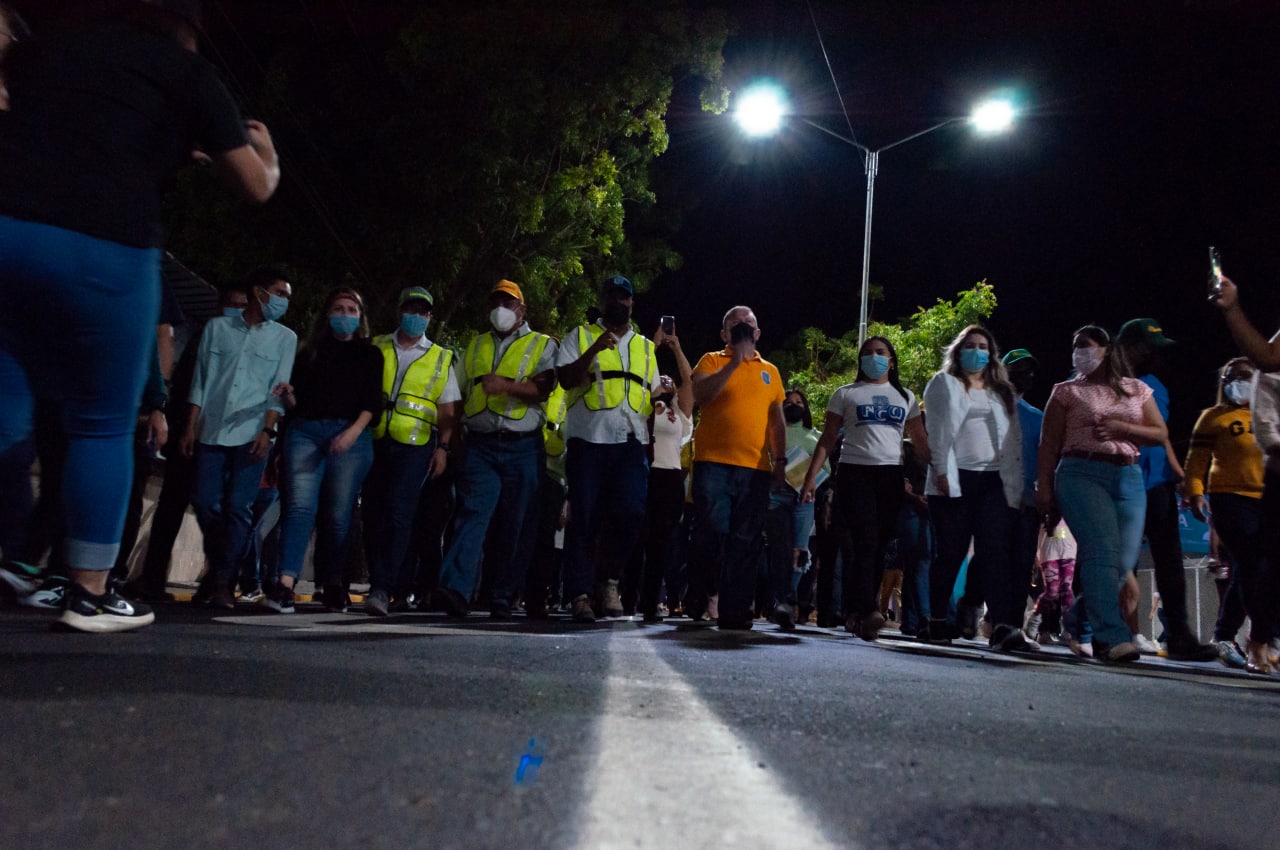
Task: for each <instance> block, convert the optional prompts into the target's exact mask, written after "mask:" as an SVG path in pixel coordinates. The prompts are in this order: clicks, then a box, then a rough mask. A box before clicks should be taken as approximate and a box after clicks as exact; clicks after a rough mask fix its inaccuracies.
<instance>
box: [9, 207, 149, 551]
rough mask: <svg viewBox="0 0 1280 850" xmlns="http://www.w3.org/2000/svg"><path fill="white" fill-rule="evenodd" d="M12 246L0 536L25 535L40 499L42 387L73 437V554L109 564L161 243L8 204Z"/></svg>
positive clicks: (126, 479)
mask: <svg viewBox="0 0 1280 850" xmlns="http://www.w3.org/2000/svg"><path fill="white" fill-rule="evenodd" d="M0 258H3V259H2V260H0V302H3V304H4V310H3V311H0V488H3V489H0V499H2V500H4V501H3V503H2V504H0V527H3V530H0V537H3V538H4V539H5V540H6V541H8V542H9V543H10V545H13V546H14V547H15V548H18V547H19V546H20V544H21V541H22V531H21V529H23V528H25V526H26V524H27V523H28V522H29V520H30V516H31V511H32V501H31V482H30V478H29V477H28V476H29V475H30V472H31V466H30V459H31V447H30V445H29V444H27V445H25V446H24V443H25V442H26V441H27V439H28V438H29V437H30V436H31V433H32V421H33V417H34V411H35V398H36V396H37V395H38V396H40V397H41V398H48V399H52V400H53V401H55V402H57V403H58V407H59V413H60V418H61V425H62V431H63V433H64V434H65V435H66V438H67V455H66V465H65V467H64V470H63V480H62V509H63V512H64V515H65V518H66V535H67V539H66V556H67V562H68V563H69V565H70V566H71V567H74V568H76V569H82V570H109V569H111V567H112V566H113V565H114V564H115V561H116V555H117V553H118V552H119V549H120V534H121V531H122V529H123V528H124V517H125V507H126V503H127V502H128V499H129V491H130V488H131V487H132V483H133V482H132V477H133V432H134V427H135V423H136V421H137V413H138V404H139V403H140V401H141V399H142V388H143V383H144V380H145V378H146V374H147V360H148V358H149V357H152V356H154V354H152V352H153V350H154V347H155V317H156V315H157V312H158V305H159V301H160V252H159V251H158V250H156V249H143V248H132V247H129V246H126V245H120V244H117V243H115V242H110V241H107V240H104V239H95V238H93V237H91V236H86V235H84V234H81V233H76V232H74V231H70V230H64V229H62V228H59V227H51V226H49V225H44V224H36V223H33V222H26V221H18V220H16V219H11V218H7V217H5V216H0ZM5 554H6V555H8V554H9V553H8V552H6V553H5Z"/></svg>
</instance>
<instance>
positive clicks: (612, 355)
mask: <svg viewBox="0 0 1280 850" xmlns="http://www.w3.org/2000/svg"><path fill="white" fill-rule="evenodd" d="M602 333H604V328H602V327H600V326H599V325H582V326H581V327H579V328H578V351H579V353H581V352H584V351H586V350H587V349H588V348H590V347H591V346H592V345H594V344H595V341H596V340H597V339H599V338H600V334H602ZM627 354H628V357H627V359H628V362H629V363H630V364H631V367H630V370H629V371H628V370H627V369H624V368H623V367H622V353H621V352H619V351H618V349H616V348H606V349H604V350H603V351H600V352H599V353H598V354H596V362H595V363H594V364H593V365H592V367H591V372H590V376H591V383H589V384H587V386H585V387H575V388H574V390H573V392H572V399H571V400H570V406H572V405H574V404H577V403H578V399H582V400H584V401H585V402H586V405H587V409H588V410H612V409H613V408H615V407H617V406H619V405H620V404H622V402H623V401H624V400H625V401H626V402H627V405H628V406H629V407H630V408H631V409H632V410H634V411H635V412H636V413H639V414H641V415H643V416H648V415H649V414H650V413H652V412H653V399H652V398H650V396H649V387H651V386H652V385H653V382H654V381H655V380H657V377H658V358H657V357H656V356H655V354H654V348H653V341H652V340H649V339H646V338H645V337H643V336H641V335H640V334H632V335H631V342H630V343H628V345H627Z"/></svg>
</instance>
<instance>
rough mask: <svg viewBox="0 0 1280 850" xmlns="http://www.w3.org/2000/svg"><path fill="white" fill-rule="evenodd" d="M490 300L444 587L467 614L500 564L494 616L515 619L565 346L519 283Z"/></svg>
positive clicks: (466, 372) (463, 375)
mask: <svg viewBox="0 0 1280 850" xmlns="http://www.w3.org/2000/svg"><path fill="white" fill-rule="evenodd" d="M489 307H490V312H489V324H490V326H491V329H490V330H487V331H484V332H482V333H480V334H478V335H477V336H476V338H475V339H473V340H472V341H471V344H470V345H468V346H467V351H466V354H464V355H463V357H462V365H461V368H460V370H459V379H460V381H461V387H462V392H463V408H462V412H463V419H462V423H463V429H464V438H463V444H462V451H461V453H460V457H459V465H458V467H457V470H456V472H457V488H458V508H457V512H456V513H455V514H454V521H453V523H454V524H453V540H452V542H450V544H449V550H448V551H447V552H446V553H445V556H444V563H443V564H441V565H440V585H439V587H438V588H437V594H438V599H439V602H440V604H441V605H442V607H443V608H444V610H445V612H446V613H447V614H449V615H450V616H453V617H465V616H466V615H467V612H468V610H469V609H470V607H471V597H472V596H473V595H474V594H475V591H476V585H477V584H478V583H479V579H480V564H481V561H482V560H484V561H485V562H486V563H487V564H489V566H490V567H491V569H492V570H493V574H492V575H491V576H490V577H489V581H488V584H489V588H490V590H491V591H492V596H491V601H490V608H489V614H490V616H491V617H493V618H494V619H507V618H509V617H510V616H511V608H512V606H513V605H514V604H515V602H516V600H517V599H518V597H519V594H520V591H521V590H522V589H523V585H524V577H525V572H526V571H527V569H528V565H529V556H530V551H529V547H528V546H521V543H522V542H523V530H524V526H525V523H526V522H533V521H534V519H533V517H534V514H535V511H534V504H535V500H536V497H537V494H538V482H539V481H540V479H541V476H542V466H543V453H542V425H543V422H544V421H545V418H544V417H545V414H544V412H543V408H542V402H544V401H546V399H547V396H548V395H549V394H550V392H551V388H552V387H553V386H554V385H555V360H556V350H557V348H558V346H557V345H556V341H555V340H554V339H552V338H551V337H549V336H547V335H546V334H542V333H538V332H536V331H534V330H532V329H530V327H529V324H528V322H526V321H525V316H526V313H527V310H526V307H525V303H524V293H523V292H522V291H521V290H520V286H519V284H516V283H513V282H512V281H509V280H500V281H498V284H497V285H496V286H494V288H493V290H492V291H491V292H490V293H489ZM486 555H487V556H488V557H487V558H486V557H485V556H486Z"/></svg>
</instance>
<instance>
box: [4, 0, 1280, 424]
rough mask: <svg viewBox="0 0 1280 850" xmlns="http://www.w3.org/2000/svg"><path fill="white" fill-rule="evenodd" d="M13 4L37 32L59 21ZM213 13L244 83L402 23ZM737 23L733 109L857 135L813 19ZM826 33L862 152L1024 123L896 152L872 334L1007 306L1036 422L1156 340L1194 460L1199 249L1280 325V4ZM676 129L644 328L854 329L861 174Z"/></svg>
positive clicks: (213, 35) (1153, 6)
mask: <svg viewBox="0 0 1280 850" xmlns="http://www.w3.org/2000/svg"><path fill="white" fill-rule="evenodd" d="M691 1H692V0H691ZM699 2H701V0H699ZM15 5H17V6H18V8H19V9H20V10H22V11H24V12H25V13H27V14H28V16H29V17H31V18H32V19H33V23H38V22H39V19H40V18H42V17H44V16H45V15H46V14H47V10H48V9H50V8H52V7H56V6H65V5H66V4H65V3H62V2H59V0H40V2H24V0H17V2H16V3H15ZM205 5H206V18H207V20H208V22H209V24H210V33H209V38H208V39H207V41H208V42H210V43H208V44H206V46H205V47H206V49H205V53H206V55H209V56H210V58H211V59H212V60H213V61H214V62H215V64H216V65H219V67H221V68H222V70H223V71H224V73H227V72H228V71H230V72H231V73H233V74H235V73H237V72H238V73H240V74H245V73H249V72H252V71H253V69H254V67H255V66H256V67H257V68H259V69H260V67H261V64H260V63H265V62H266V61H267V60H268V59H269V56H267V55H260V56H256V55H253V52H254V51H255V50H258V49H260V47H261V45H264V44H270V43H272V42H273V41H274V40H276V39H279V38H284V37H288V38H293V39H298V40H300V41H301V40H311V41H314V42H315V43H316V44H317V45H319V44H324V43H326V42H328V43H333V41H334V39H335V38H336V35H341V36H342V42H345V41H346V39H347V33H348V32H350V33H352V34H355V35H356V37H358V35H359V33H371V32H374V31H375V30H376V29H377V28H378V27H383V28H386V27H387V26H389V24H388V21H394V20H396V19H399V18H400V17H401V16H402V15H403V14H404V12H405V10H406V9H411V8H413V7H412V5H411V4H407V5H405V6H397V4H395V3H392V2H388V0H332V2H329V0H290V2H289V3H285V0H279V4H277V2H276V0H271V3H270V5H269V6H268V5H266V4H261V3H258V2H253V3H249V2H241V0H209V2H206V4H205ZM712 5H714V4H712ZM547 6H548V10H549V13H552V10H553V9H554V4H550V3H548V4H547ZM729 8H730V9H731V10H732V14H733V16H734V17H735V18H736V19H737V22H738V29H737V33H736V35H734V36H733V37H732V38H731V39H730V41H729V42H728V44H727V45H726V48H725V57H726V60H727V66H726V70H727V76H726V82H727V84H728V85H729V86H730V88H732V89H734V90H740V89H741V88H743V87H745V85H747V84H748V83H749V82H751V81H752V80H754V79H756V78H757V77H761V76H768V77H772V78H773V79H775V80H776V81H777V82H779V83H780V84H782V85H783V86H785V87H786V88H787V89H788V90H789V91H790V93H791V96H792V100H793V106H794V109H795V111H796V112H797V113H801V114H803V115H805V116H806V117H808V118H810V119H811V120H813V121H816V122H819V123H821V124H824V125H825V126H828V127H830V128H832V129H833V130H836V131H839V132H841V133H847V132H848V130H847V127H846V125H845V119H844V116H843V115H842V114H841V111H840V106H839V101H838V100H837V98H836V93H835V88H834V86H833V83H832V80H831V78H830V76H829V74H828V71H827V67H826V64H825V62H824V59H823V53H822V50H821V48H820V47H819V44H818V39H817V36H816V34H815V28H814V23H813V21H812V19H811V18H810V6H809V5H808V4H807V3H805V2H795V0H778V2H756V3H752V2H740V3H734V4H730V5H729ZM268 9H269V10H270V14H265V15H264V14H263V13H264V12H265V11H267V10H268ZM388 10H392V11H390V12H389V11H388ZM812 10H813V12H814V14H815V15H816V17H817V21H818V25H819V27H820V28H821V31H822V34H823V37H824V38H825V41H826V46H827V49H828V51H829V54H830V59H831V65H832V67H833V69H834V72H835V77H836V80H837V81H838V83H839V87H840V90H841V91H842V92H843V94H844V97H845V103H846V105H847V107H848V110H849V115H850V119H851V123H852V126H853V132H854V133H855V135H856V136H857V138H858V139H859V140H860V141H861V142H863V143H864V144H866V145H868V146H870V147H873V148H879V147H881V146H883V145H885V144H888V143H890V142H893V141H895V140H897V139H900V138H902V137H904V136H907V135H910V134H912V133H914V132H916V131H918V130H921V129H923V128H925V127H928V126H930V125H931V124H934V123H937V122H938V121H941V120H943V119H946V118H949V117H954V116H959V115H964V114H967V113H968V111H969V109H970V107H971V106H972V105H973V104H974V103H975V102H976V101H978V100H980V99H982V98H983V97H985V96H987V95H989V94H992V93H1004V94H1009V95H1012V96H1013V97H1015V99H1016V100H1017V101H1018V102H1019V103H1020V105H1021V106H1022V107H1023V109H1024V112H1023V114H1022V115H1021V116H1020V118H1019V120H1018V121H1017V123H1016V124H1015V126H1014V128H1013V130H1012V131H1011V132H1009V133H1008V134H1006V135H1004V136H1000V137H995V138H985V139H979V138H977V137H975V136H974V135H973V134H972V133H971V132H970V131H969V130H968V129H967V128H965V127H963V126H959V127H953V128H948V129H944V130H940V131H938V132H935V133H932V134H930V135H928V136H926V137H923V138H921V139H918V140H915V141H912V142H910V143H908V144H906V145H904V146H903V147H900V148H895V149H894V150H891V151H888V152H886V153H885V154H884V156H883V157H882V160H881V168H880V174H879V178H878V180H877V184H876V205H875V216H874V230H873V238H872V264H871V281H872V283H873V284H877V285H880V286H882V287H883V288H884V291H885V295H886V299H885V301H884V302H883V303H881V304H878V305H874V307H873V316H872V318H873V319H884V320H896V319H899V318H902V317H904V316H906V315H908V314H909V313H911V312H913V311H914V310H915V308H916V307H917V306H919V305H928V304H931V303H933V302H934V301H935V300H936V299H937V298H939V297H943V298H952V297H954V295H955V293H956V292H957V291H959V290H961V289H964V288H967V287H969V286H971V285H972V284H973V283H975V282H976V281H978V280H980V279H982V278H986V279H987V280H988V281H989V282H990V283H992V284H993V285H994V287H995V291H996V294H997V297H998V298H999V301H1000V306H999V308H998V309H997V311H996V313H995V315H994V316H993V317H992V319H991V321H990V325H991V327H992V329H993V331H994V333H995V335H996V338H997V340H998V341H999V343H1000V345H1001V347H1002V348H1003V349H1008V348H1013V347H1026V348H1030V349H1031V350H1032V351H1033V352H1034V353H1035V354H1037V356H1039V357H1040V358H1041V360H1042V362H1043V364H1044V365H1045V367H1046V368H1045V371H1046V373H1047V374H1045V375H1043V376H1042V381H1041V383H1042V386H1041V387H1040V388H1039V389H1038V392H1037V393H1034V394H1033V399H1036V397H1037V396H1038V397H1039V400H1042V399H1043V398H1044V396H1046V395H1047V393H1048V389H1049V384H1050V383H1051V381H1052V380H1058V379H1060V378H1061V377H1064V376H1065V372H1066V369H1067V367H1068V364H1069V349H1070V333H1071V331H1072V330H1073V329H1074V328H1075V327H1077V326H1079V325H1080V324H1083V323H1085V322H1097V323H1100V324H1102V325H1104V326H1105V327H1107V328H1109V329H1111V330H1112V331H1114V330H1115V329H1116V328H1117V327H1118V326H1119V325H1120V324H1121V323H1122V322H1123V321H1124V320H1126V319H1129V318H1133V317H1136V316H1152V317H1155V318H1156V319H1158V320H1159V321H1160V322H1161V324H1162V325H1163V326H1164V328H1165V329H1166V331H1167V333H1168V334H1169V336H1171V337H1172V338H1173V339H1175V340H1178V341H1179V342H1180V343H1181V344H1180V345H1178V346H1176V347H1175V348H1174V351H1173V353H1172V355H1171V358H1170V363H1169V368H1168V377H1169V380H1168V383H1169V384H1170V386H1171V389H1172V393H1173V402H1174V417H1173V423H1172V424H1173V427H1172V435H1173V437H1174V439H1175V442H1179V443H1185V440H1186V439H1187V437H1188V435H1189V432H1190V427H1191V424H1192V422H1193V421H1194V418H1195V416H1196V414H1197V412H1198V411H1199V409H1200V408H1202V407H1205V406H1207V405H1209V404H1211V403H1212V394H1213V389H1214V383H1213V372H1214V369H1215V368H1216V367H1217V366H1218V365H1220V364H1221V363H1222V362H1224V361H1225V360H1226V359H1227V358H1228V357H1230V356H1231V355H1232V354H1233V353H1234V349H1233V347H1232V344H1231V341H1230V339H1229V337H1228V336H1227V334H1226V332H1225V330H1224V328H1223V323H1222V321H1221V319H1220V317H1219V316H1218V315H1217V312H1216V310H1215V309H1214V308H1212V307H1211V306H1209V305H1208V304H1207V303H1206V300H1205V296H1204V292H1205V280H1206V276H1207V248H1208V246H1209V245H1211V244H1213V245H1216V246H1218V247H1219V249H1220V250H1221V253H1222V257H1223V265H1224V268H1225V270H1226V272H1227V273H1228V274H1229V275H1231V276H1232V277H1233V278H1234V279H1235V280H1236V281H1237V282H1238V283H1239V284H1240V285H1241V288H1242V297H1243V301H1244V305H1245V308H1246V310H1247V311H1248V313H1249V314H1250V315H1251V316H1252V317H1253V318H1254V320H1255V321H1256V322H1257V323H1258V324H1259V325H1261V326H1262V327H1263V330H1264V332H1266V333H1270V332H1272V331H1273V330H1275V328H1276V327H1278V326H1280V287H1277V286H1276V285H1275V282H1276V280H1277V278H1280V240H1278V239H1277V238H1276V237H1277V233H1278V232H1280V177H1278V172H1277V169H1276V168H1275V167H1274V165H1273V161H1274V160H1275V158H1276V156H1277V154H1278V153H1280V144H1278V142H1277V139H1280V133H1278V131H1280V96H1278V94H1280V92H1278V86H1277V84H1278V83H1280V58H1278V57H1280V51H1278V50H1277V44H1280V38H1278V37H1280V4H1277V3H1275V2H1261V0H1254V2H1250V0H1167V2H1154V0H1123V2H1120V1H1119V0H1105V1H1099V0H1073V1H1072V2H1056V0H990V2H959V0H948V2H923V0H893V2H849V3H844V2H841V3H834V2H829V1H828V2H823V0H813V6H812ZM228 22H231V23H233V24H234V26H233V27H231V28H230V29H229V24H228ZM326 26H333V27H334V28H335V33H336V35H335V33H325V32H323V30H324V28H325V27H326ZM295 31H296V32H295ZM255 45H256V46H255ZM359 46H360V45H355V46H354V47H353V49H355V47H359ZM316 52H317V57H318V59H317V61H323V59H324V51H323V50H317V51H316ZM235 66H238V67H235ZM261 117H263V118H264V119H266V120H268V122H270V120H271V116H261ZM668 123H669V131H670V134H671V145H670V148H669V150H668V152H667V153H666V154H665V155H664V156H663V157H661V158H660V159H659V161H658V164H657V166H656V172H657V173H656V175H655V188H656V190H657V191H658V193H659V196H660V197H664V196H666V197H675V196H676V195H679V196H680V197H682V198H686V199H693V200H695V201H696V205H695V206H694V207H693V208H692V209H691V210H690V211H689V212H688V213H687V215H686V216H685V219H684V225H683V228H682V229H681V230H680V231H679V232H678V233H677V234H676V236H675V237H674V239H673V242H674V243H675V246H676V248H677V249H678V250H679V251H680V252H681V253H682V254H683V256H684V258H685V262H684V266H683V268H682V269H681V270H679V271H678V272H674V273H671V274H669V275H667V276H666V277H665V278H663V279H661V280H659V281H658V283H657V284H656V286H655V287H654V289H653V290H652V291H650V292H647V293H643V294H641V295H640V296H639V297H638V298H637V308H636V315H637V318H638V319H639V320H640V322H641V325H642V327H643V328H645V329H646V330H648V329H650V328H652V327H654V326H656V324H657V317H658V316H659V315H660V314H662V313H674V314H675V315H676V316H677V323H678V327H679V330H680V332H681V338H682V340H683V341H684V344H685V348H686V350H687V351H688V352H689V353H690V356H691V358H693V359H696V357H697V356H698V354H700V353H701V352H702V351H705V350H707V349H709V348H712V347H717V346H718V345H719V342H718V339H717V337H716V332H717V330H718V325H719V320H720V316H721V315H722V314H723V312H724V311H725V310H726V309H727V308H728V307H730V306H732V305H734V304H737V303H746V304H749V305H751V306H753V307H754V308H755V309H756V312H757V314H758V316H759V320H760V323H761V326H762V327H763V329H764V336H763V337H762V340H761V346H762V348H763V349H764V350H765V352H766V354H767V353H768V352H769V350H770V349H771V348H773V347H776V346H779V345H781V344H782V343H783V342H784V341H785V340H786V338H787V337H789V336H791V335H792V334H794V333H795V332H796V331H798V330H800V329H801V328H803V327H805V326H807V325H816V326H819V327H821V328H823V329H825V330H826V331H828V332H830V333H832V334H841V333H844V332H846V331H848V330H850V329H854V328H856V325H857V298H858V285H859V284H858V281H859V275H860V266H861V251H862V231H863V209H864V203H865V185H866V183H865V177H864V173H863V170H862V160H861V156H860V154H859V153H858V151H856V150H855V149H853V148H851V147H848V146H846V145H844V144H842V143H840V142H839V141H836V140H834V139H831V138H829V137H827V136H825V135H823V134H821V133H819V132H818V131H816V130H814V129H812V128H810V127H807V126H804V125H803V124H800V123H798V122H795V121H792V122H791V123H789V124H788V125H787V126H786V127H785V128H784V130H783V132H782V133H781V134H780V135H779V136H777V137H775V138H772V139H768V140H755V141H750V142H748V141H746V140H744V138H743V137H742V135H741V134H740V133H739V131H738V129H737V127H736V125H735V124H734V123H733V122H732V120H731V119H730V117H729V115H727V114H726V115H720V116H716V115H712V114H709V113H704V112H701V111H700V110H699V109H698V108H697V102H696V89H695V87H694V86H693V85H688V86H686V87H683V88H680V89H678V90H677V93H676V98H675V101H674V102H673V104H672V108H671V110H670V113H669V116H668ZM621 271H623V272H624V273H625V271H626V270H625V269H623V270H621Z"/></svg>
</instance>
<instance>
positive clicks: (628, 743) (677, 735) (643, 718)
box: [575, 634, 858, 850]
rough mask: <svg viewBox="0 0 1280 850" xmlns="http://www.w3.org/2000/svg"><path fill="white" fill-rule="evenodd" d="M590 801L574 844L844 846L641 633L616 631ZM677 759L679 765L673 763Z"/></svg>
mask: <svg viewBox="0 0 1280 850" xmlns="http://www.w3.org/2000/svg"><path fill="white" fill-rule="evenodd" d="M609 654H610V663H609V678H608V681H607V684H606V688H605V698H604V705H603V706H602V707H601V720H600V725H599V740H598V742H597V746H596V750H597V753H598V756H597V760H596V765H595V768H594V770H593V773H592V776H591V777H590V778H589V780H588V781H587V782H586V784H585V787H586V788H588V789H591V798H590V800H589V802H588V803H587V804H586V811H585V812H584V818H585V825H584V827H583V829H582V833H581V835H580V836H579V838H578V840H577V842H576V844H575V846H578V847H587V848H593V850H594V848H602V850H613V849H614V848H636V847H650V846H656V845H660V846H665V847H673V846H679V847H731V846H735V845H737V846H754V847H804V848H806V850H808V848H813V850H826V848H832V850H834V848H836V847H842V848H845V850H856V848H857V847H858V845H856V844H852V843H850V842H848V841H841V842H840V843H839V844H835V843H832V842H831V841H830V840H829V839H827V837H826V836H825V835H823V834H822V832H821V831H820V830H818V829H817V828H816V826H815V822H816V819H815V818H814V816H813V815H811V814H810V813H809V812H808V811H806V810H805V808H804V807H803V806H802V805H801V803H800V802H799V801H798V800H797V799H795V798H794V797H792V796H791V795H790V794H788V792H787V791H786V790H785V789H784V788H783V787H782V785H781V784H780V783H779V781H778V780H777V779H776V778H775V774H774V772H773V768H772V767H771V766H768V765H766V767H764V768H762V767H761V766H760V765H761V763H762V762H763V761H765V760H764V759H762V758H760V757H759V756H758V755H757V754H756V752H755V751H754V749H753V747H752V746H751V744H750V743H748V742H746V741H742V740H740V739H738V738H737V737H736V736H735V735H734V733H733V730H731V729H729V728H728V727H727V726H726V725H725V724H724V723H723V722H722V721H721V720H720V718H718V717H717V716H716V714H715V712H713V711H712V710H711V709H710V708H708V707H707V705H706V704H705V703H703V702H702V700H701V699H699V698H698V695H697V693H696V692H695V691H694V689H693V688H692V687H690V685H689V683H688V682H686V681H685V680H684V678H682V677H681V676H680V674H679V673H677V672H676V671H675V670H673V669H672V668H671V667H670V666H669V665H668V664H667V663H666V662H664V661H663V660H662V659H661V657H659V656H658V654H657V652H656V651H655V650H654V648H653V645H652V642H651V641H649V640H646V639H644V638H640V637H638V636H636V635H634V634H632V635H630V636H628V635H626V634H614V635H610V636H609ZM672 759H674V760H675V764H674V766H673V765H672V763H671V760H672Z"/></svg>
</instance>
